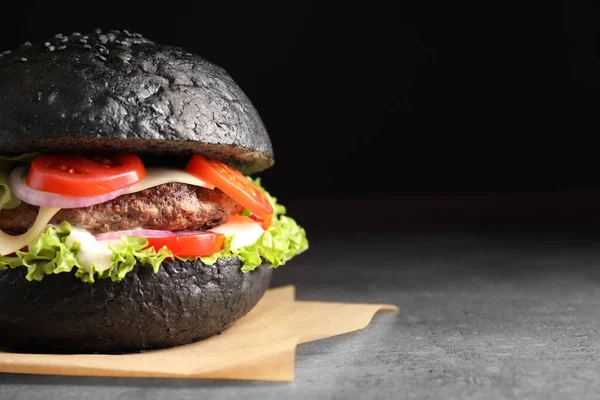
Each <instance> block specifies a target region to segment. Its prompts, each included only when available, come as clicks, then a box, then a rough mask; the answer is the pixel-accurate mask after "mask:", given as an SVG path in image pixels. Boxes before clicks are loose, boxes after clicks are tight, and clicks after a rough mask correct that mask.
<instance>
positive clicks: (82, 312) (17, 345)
mask: <svg viewBox="0 0 600 400" xmlns="http://www.w3.org/2000/svg"><path fill="white" fill-rule="evenodd" d="M25 273H26V269H25V268H16V269H13V270H6V271H3V272H2V273H1V274H0V287H1V288H2V290H0V305H1V307H0V349H1V350H4V351H13V352H39V353H93V352H98V353H124V352H136V351H143V350H150V349H159V348H167V347H174V346H178V345H182V344H187V343H191V342H194V341H197V340H200V339H204V338H207V337H210V336H213V335H216V334H219V333H221V332H223V331H224V330H225V329H227V328H228V327H229V326H231V325H232V324H233V323H234V322H235V321H236V320H238V319H239V318H240V317H242V316H244V315H245V314H246V313H248V312H249V311H250V310H251V309H252V308H253V307H254V306H255V305H256V303H257V302H258V301H259V300H260V298H261V297H262V296H263V294H264V293H265V291H266V290H267V288H268V286H269V283H270V280H271V274H272V269H271V268H269V266H268V265H267V264H263V265H261V266H259V267H258V268H256V269H255V270H254V271H252V272H249V273H242V271H241V265H240V261H239V260H238V259H237V258H229V259H219V260H218V261H217V262H216V263H215V264H213V265H211V266H209V265H204V264H202V263H201V262H183V261H165V262H164V263H163V264H162V266H161V268H160V270H159V272H158V273H157V274H155V273H154V272H153V271H152V268H151V267H148V266H140V265H138V266H136V267H135V268H134V270H133V271H131V272H130V273H128V274H127V275H126V276H125V279H123V280H122V281H116V282H113V281H111V280H110V279H99V280H97V281H96V282H95V283H94V284H83V283H82V282H81V281H80V280H79V278H76V277H75V276H74V275H73V274H67V273H61V274H56V275H49V276H46V277H45V278H44V279H43V280H42V281H40V282H29V281H27V280H26V279H25V276H24V275H25ZM257 334H260V332H257Z"/></svg>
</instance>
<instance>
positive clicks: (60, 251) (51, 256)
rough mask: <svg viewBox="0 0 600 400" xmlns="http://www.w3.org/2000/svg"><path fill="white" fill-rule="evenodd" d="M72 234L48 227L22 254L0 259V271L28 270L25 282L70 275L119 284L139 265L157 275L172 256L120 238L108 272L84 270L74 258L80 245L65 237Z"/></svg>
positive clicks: (140, 240)
mask: <svg viewBox="0 0 600 400" xmlns="http://www.w3.org/2000/svg"><path fill="white" fill-rule="evenodd" d="M70 233H71V225H70V224H69V223H68V222H62V223H61V224H60V225H59V226H47V227H46V228H45V229H44V231H43V232H42V234H41V235H40V237H39V238H38V239H37V240H36V241H35V242H33V243H31V244H29V245H28V246H27V250H25V251H17V252H16V256H11V257H8V256H0V270H3V269H6V268H16V267H21V266H24V267H27V275H26V279H27V280H29V281H41V280H42V279H43V278H44V276H46V275H50V274H60V273H64V272H71V271H73V270H74V269H75V276H77V277H78V278H79V279H81V280H82V281H83V282H89V283H93V282H94V281H95V279H96V278H101V279H102V278H104V279H107V278H110V279H111V280H113V281H120V280H121V279H123V278H124V277H125V275H127V273H128V272H129V271H131V270H133V267H134V266H135V264H137V263H138V262H140V263H142V264H144V265H149V266H151V267H152V269H153V270H154V272H158V268H159V267H160V264H161V263H162V262H163V261H164V259H165V258H167V257H170V256H171V253H170V252H169V251H168V250H167V249H161V250H159V251H158V252H156V251H155V249H154V248H152V247H151V248H147V249H146V246H148V241H147V240H146V239H144V238H140V237H123V238H122V239H121V240H120V241H119V242H117V243H115V244H112V245H111V246H110V249H111V251H112V253H113V254H112V260H111V263H110V266H109V268H108V269H106V270H104V271H97V270H96V268H95V265H92V266H91V268H90V270H87V269H86V268H85V267H84V266H82V265H81V263H80V262H79V260H78V259H77V254H78V252H79V243H78V242H76V241H75V242H74V243H73V244H72V245H69V244H68V241H67V238H68V237H69V235H70Z"/></svg>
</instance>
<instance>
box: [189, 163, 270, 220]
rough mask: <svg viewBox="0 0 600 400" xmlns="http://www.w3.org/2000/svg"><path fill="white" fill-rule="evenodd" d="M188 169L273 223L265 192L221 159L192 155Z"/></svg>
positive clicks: (253, 212)
mask: <svg viewBox="0 0 600 400" xmlns="http://www.w3.org/2000/svg"><path fill="white" fill-rule="evenodd" d="M186 171H187V172H189V173H190V174H192V175H195V176H197V177H198V178H200V179H203V180H204V181H206V182H208V183H210V184H212V185H214V186H215V187H217V188H219V189H221V190H222V191H223V192H224V193H225V194H226V195H228V196H229V197H231V198H232V199H233V200H234V201H236V202H237V203H238V204H240V205H241V206H243V207H245V208H247V209H248V210H250V212H251V213H252V214H254V215H256V216H257V217H259V218H261V219H262V220H264V221H268V225H267V226H266V227H264V226H263V228H264V229H267V228H268V227H269V226H270V224H271V222H270V221H271V218H272V215H273V207H272V206H271V203H269V200H268V199H267V197H266V196H265V195H264V193H263V192H262V191H261V190H259V189H258V188H257V187H256V186H254V185H253V184H252V182H250V181H249V180H248V179H247V178H246V177H245V176H244V175H243V174H242V173H241V172H239V171H238V170H236V169H233V168H231V167H229V166H228V165H227V164H224V163H222V162H221V161H217V160H211V159H207V158H206V157H203V156H200V155H194V156H192V159H191V160H190V162H189V163H188V166H187V168H186Z"/></svg>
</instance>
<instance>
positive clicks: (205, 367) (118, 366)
mask: <svg viewBox="0 0 600 400" xmlns="http://www.w3.org/2000/svg"><path fill="white" fill-rule="evenodd" d="M380 310H382V311H398V308H397V307H396V306H393V305H388V304H353V303H333V302H316V301H296V299H295V287H294V286H284V287H280V288H276V289H270V290H268V291H267V293H266V294H265V296H264V297H263V298H262V299H261V300H260V302H259V303H258V304H257V305H256V307H255V308H254V309H253V310H252V311H251V312H250V313H248V314H247V315H246V316H245V317H243V318H241V319H240V320H239V321H237V322H236V323H235V324H234V325H233V326H232V327H231V328H229V329H228V330H226V331H225V332H223V333H222V334H221V335H218V336H214V337H212V338H209V339H206V340H203V341H200V342H197V343H193V344H189V345H185V346H179V347H176V348H172V349H165V350H153V351H147V352H145V353H139V354H138V353H136V354H124V355H98V354H75V355H54V354H15V353H3V352H0V372H12V373H24V374H51V375H76V376H115V377H165V378H203V379H234V380H264V381H292V380H293V379H294V362H295V358H296V346H297V345H298V344H299V343H306V342H310V341H313V340H319V339H323V338H327V337H331V336H335V335H340V334H343V333H348V332H353V331H356V330H359V329H362V328H364V327H366V326H367V325H368V324H369V322H370V321H371V319H372V318H373V316H374V315H375V313H376V312H378V311H380Z"/></svg>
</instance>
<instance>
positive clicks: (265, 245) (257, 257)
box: [200, 178, 308, 272]
mask: <svg viewBox="0 0 600 400" xmlns="http://www.w3.org/2000/svg"><path fill="white" fill-rule="evenodd" d="M251 180H252V181H253V183H254V185H255V186H256V187H258V188H259V189H260V190H262V191H263V193H265V195H266V196H267V198H268V199H269V202H270V203H271V205H272V206H273V223H272V224H271V226H270V227H269V229H267V231H266V232H265V233H263V234H262V235H261V237H260V238H259V239H258V240H257V241H256V243H254V244H252V245H248V246H243V247H239V248H233V247H232V245H231V244H232V241H233V236H230V237H228V238H226V239H225V244H224V245H223V250H221V251H220V252H219V253H217V254H213V255H212V256H210V257H200V260H201V261H202V262H203V263H205V264H207V265H212V264H214V263H215V262H216V261H217V260H218V259H219V258H231V257H237V258H239V259H240V260H241V261H242V271H243V272H250V271H252V270H253V269H255V268H256V267H258V266H259V265H260V264H262V262H263V260H265V261H267V262H269V263H270V264H271V267H273V268H277V267H279V266H280V265H283V264H285V263H286V262H287V261H289V260H290V259H292V258H293V257H295V256H297V255H298V254H300V253H302V252H304V251H305V250H307V249H308V239H307V238H306V231H305V230H304V229H303V228H302V227H300V226H299V225H298V224H297V223H296V221H294V220H293V219H292V218H290V217H288V216H286V215H285V213H286V212H287V210H286V208H285V206H283V205H281V204H279V203H277V198H275V197H273V196H271V195H270V194H269V192H267V191H266V190H265V189H264V188H263V187H262V184H261V180H260V178H256V179H251Z"/></svg>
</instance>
